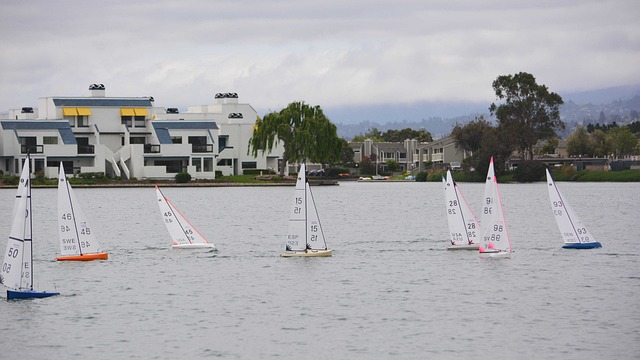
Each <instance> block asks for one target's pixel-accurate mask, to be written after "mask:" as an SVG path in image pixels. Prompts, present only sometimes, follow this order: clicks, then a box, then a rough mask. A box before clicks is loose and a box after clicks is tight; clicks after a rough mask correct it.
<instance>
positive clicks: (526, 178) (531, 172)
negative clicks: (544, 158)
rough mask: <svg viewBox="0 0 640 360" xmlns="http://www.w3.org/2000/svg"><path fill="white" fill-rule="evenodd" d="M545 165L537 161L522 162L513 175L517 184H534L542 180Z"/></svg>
mask: <svg viewBox="0 0 640 360" xmlns="http://www.w3.org/2000/svg"><path fill="white" fill-rule="evenodd" d="M545 168H546V167H545V165H544V164H543V163H541V162H539V161H523V162H521V163H520V164H519V165H518V168H517V169H516V170H515V172H514V174H513V179H514V180H515V181H517V182H534V181H541V180H542V179H544V176H545V175H544V169H545Z"/></svg>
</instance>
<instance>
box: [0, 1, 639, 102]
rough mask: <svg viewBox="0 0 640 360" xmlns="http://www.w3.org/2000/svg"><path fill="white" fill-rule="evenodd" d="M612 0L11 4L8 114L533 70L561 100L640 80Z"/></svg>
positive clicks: (448, 90) (480, 81)
mask: <svg viewBox="0 0 640 360" xmlns="http://www.w3.org/2000/svg"><path fill="white" fill-rule="evenodd" d="M638 4H640V3H638V2H637V1H634V0H610V1H544V0H542V1H502V0H501V1H498V0H491V1H482V2H477V1H471V0H460V1H410V0H406V1H393V2H392V1H385V2H383V1H365V0H355V1H335V0H325V1H304V2H299V1H293V0H281V1H270V2H263V1H242V2H238V1H204V0H202V1H200V0H185V1H179V2H177V1H163V0H158V1H146V0H144V1H141V0H129V1H119V0H118V1H79V0H62V1H43V0H36V1H28V2H23V1H15V0H9V1H4V2H3V3H2V4H1V5H0V44H1V45H0V46H1V50H0V111H6V110H7V109H9V108H17V107H21V106H29V105H36V101H37V98H39V97H44V96H50V95H67V96H74V95H86V94H87V87H88V85H89V84H91V83H96V82H99V83H104V84H105V85H106V86H107V95H108V96H146V95H152V96H154V97H155V98H156V104H157V105H159V106H172V107H173V106H177V107H183V108H184V107H186V106H187V105H193V104H204V103H209V102H211V101H212V98H213V94H214V93H216V92H227V91H233V92H238V93H239V94H240V97H241V99H240V100H241V101H246V102H249V103H251V104H252V105H254V106H255V107H256V108H257V109H258V110H259V111H266V110H269V109H270V110H278V109H280V108H281V107H283V106H286V105H287V104H288V103H289V102H291V101H294V100H304V101H306V102H308V103H311V104H319V105H321V106H322V107H324V108H327V107H331V106H346V105H366V104H381V103H411V102H419V101H445V100H453V101H475V102H482V101H486V102H490V101H492V100H493V94H492V90H491V82H492V81H493V80H494V79H495V78H496V77H497V76H498V75H503V74H510V73H516V72H519V71H527V72H530V73H532V74H534V75H535V76H536V78H537V79H538V81H539V82H540V83H544V84H546V85H548V86H549V87H550V89H551V90H552V91H556V92H562V91H575V90H588V89H595V88H600V87H608V86H617V85H625V84H635V83H640V68H638V66H637V62H638V59H640V24H639V23H638V21H637V19H636V17H637V14H639V13H640V11H638V10H640V5H638Z"/></svg>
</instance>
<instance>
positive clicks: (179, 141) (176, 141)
mask: <svg viewBox="0 0 640 360" xmlns="http://www.w3.org/2000/svg"><path fill="white" fill-rule="evenodd" d="M171 142H172V143H174V144H182V136H172V137H171Z"/></svg>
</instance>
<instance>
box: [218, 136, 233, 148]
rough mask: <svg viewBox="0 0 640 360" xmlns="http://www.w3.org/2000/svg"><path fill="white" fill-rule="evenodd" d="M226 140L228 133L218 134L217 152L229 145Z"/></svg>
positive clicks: (227, 139)
mask: <svg viewBox="0 0 640 360" xmlns="http://www.w3.org/2000/svg"><path fill="white" fill-rule="evenodd" d="M228 142H229V135H220V136H218V152H221V151H222V150H224V149H226V148H228V147H230V146H227V143H228Z"/></svg>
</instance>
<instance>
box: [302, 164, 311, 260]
mask: <svg viewBox="0 0 640 360" xmlns="http://www.w3.org/2000/svg"><path fill="white" fill-rule="evenodd" d="M302 165H303V166H302V170H303V171H304V172H303V173H302V176H304V251H307V249H309V247H310V246H309V214H308V213H309V199H307V189H308V188H309V179H307V164H306V163H305V162H302Z"/></svg>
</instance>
